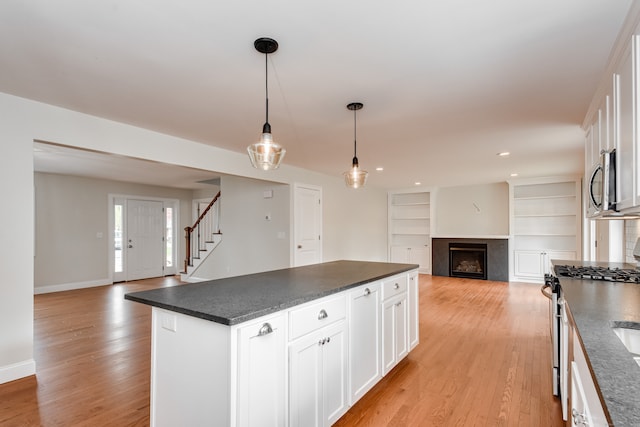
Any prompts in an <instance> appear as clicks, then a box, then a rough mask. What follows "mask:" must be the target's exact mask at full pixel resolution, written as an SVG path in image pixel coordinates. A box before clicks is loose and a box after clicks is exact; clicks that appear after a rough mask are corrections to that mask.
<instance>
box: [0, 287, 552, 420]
mask: <svg viewBox="0 0 640 427" xmlns="http://www.w3.org/2000/svg"><path fill="white" fill-rule="evenodd" d="M177 283H178V280H177V279H176V278H173V277H168V278H163V279H151V280H144V281H139V282H129V283H124V284H117V285H113V286H105V287H99V288H91V289H82V290H76V291H68V292H60V293H55V294H44V295H37V296H35V324H34V328H35V349H34V350H35V359H36V363H37V371H38V374H37V377H30V378H26V379H22V380H18V381H13V382H10V383H7V384H2V385H0V426H11V427H13V426H47V427H48V426H146V425H148V424H149V369H150V344H151V343H150V330H151V308H150V307H148V306H145V305H142V304H137V303H134V302H131V301H125V300H124V299H123V296H124V294H125V293H127V292H133V291H139V290H144V289H152V288H156V287H160V286H173V285H175V284H177ZM420 292H421V295H420V345H419V346H418V347H417V348H416V349H415V350H414V351H413V352H412V353H411V354H410V355H409V357H408V358H407V359H405V360H404V361H402V362H401V363H400V364H399V365H398V366H397V367H396V368H395V369H394V370H393V371H392V372H391V373H390V374H389V375H388V376H387V377H385V378H384V379H383V380H382V381H381V382H380V383H378V384H377V385H376V386H375V387H374V388H373V389H372V390H371V391H370V392H369V393H368V394H367V395H366V396H365V397H364V398H363V399H362V400H360V401H359V402H358V403H357V404H356V405H355V406H354V407H353V408H351V410H350V411H349V412H348V413H347V414H345V415H344V416H343V417H342V419H340V420H339V421H338V423H337V424H336V426H501V425H503V426H545V427H548V426H549V427H554V426H561V425H562V420H561V415H560V406H559V404H558V402H557V401H556V400H554V399H553V397H552V395H551V374H550V369H551V368H550V351H551V350H550V345H549V331H548V329H549V327H548V302H547V301H548V300H546V299H545V298H544V297H543V296H542V295H541V293H540V291H539V286H537V285H531V284H522V283H510V284H507V283H503V282H490V281H478V280H468V279H450V278H446V277H431V276H424V275H421V276H420ZM212 425H215V424H212Z"/></svg>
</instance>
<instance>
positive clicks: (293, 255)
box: [291, 183, 324, 267]
mask: <svg viewBox="0 0 640 427" xmlns="http://www.w3.org/2000/svg"><path fill="white" fill-rule="evenodd" d="M299 188H308V189H311V190H314V191H318V195H319V197H320V204H319V206H320V208H319V209H320V224H319V230H318V234H319V237H320V239H319V240H320V244H319V245H318V258H319V261H320V262H322V260H323V255H322V246H323V240H324V236H323V234H322V233H323V232H322V223H323V215H322V205H323V200H322V187H319V186H317V185H310V184H301V183H294V184H293V194H292V197H291V218H293V221H291V265H292V266H293V267H295V266H297V265H298V263H299V259H298V251H297V250H296V244H297V242H298V237H299V236H298V231H297V230H298V227H297V226H296V225H297V221H298V220H299V218H296V212H297V209H296V208H297V203H298V198H297V193H298V189H299Z"/></svg>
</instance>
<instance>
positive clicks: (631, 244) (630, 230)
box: [624, 219, 640, 265]
mask: <svg viewBox="0 0 640 427" xmlns="http://www.w3.org/2000/svg"><path fill="white" fill-rule="evenodd" d="M638 238H640V220H638V219H633V220H629V219H628V220H625V222H624V241H625V247H624V252H625V253H624V256H625V262H628V263H631V264H638V265H640V261H637V260H636V259H635V258H634V257H633V248H635V246H636V241H637V240H638Z"/></svg>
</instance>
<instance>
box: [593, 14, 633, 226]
mask: <svg viewBox="0 0 640 427" xmlns="http://www.w3.org/2000/svg"><path fill="white" fill-rule="evenodd" d="M636 9H637V10H636V12H634V14H633V16H634V18H633V19H631V20H629V21H628V22H627V23H625V25H624V27H623V29H622V30H621V32H620V38H619V41H618V44H617V45H616V46H615V47H614V49H613V50H612V58H611V62H610V63H609V64H608V65H607V71H606V73H605V76H603V80H602V82H601V85H600V87H599V89H598V91H597V92H596V94H595V97H594V99H593V102H592V105H591V108H590V112H589V115H588V116H587V118H586V119H585V122H584V127H585V136H586V138H585V171H584V183H585V186H584V187H585V206H586V213H587V216H588V217H595V216H597V212H596V211H595V210H594V209H593V207H592V206H591V204H590V202H589V187H590V180H591V175H592V174H593V171H594V168H595V167H596V166H597V164H598V161H599V155H600V152H601V151H603V150H607V151H611V150H613V149H615V150H616V159H615V169H616V170H615V181H616V194H615V203H616V205H615V207H616V210H618V211H620V212H621V213H639V212H640V137H639V135H638V129H640V128H639V126H640V111H639V105H638V99H639V97H640V74H639V73H640V59H639V58H640V25H639V21H640V12H638V10H640V8H636ZM605 79H606V80H605Z"/></svg>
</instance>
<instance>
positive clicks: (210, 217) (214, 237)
mask: <svg viewBox="0 0 640 427" xmlns="http://www.w3.org/2000/svg"><path fill="white" fill-rule="evenodd" d="M219 199H220V192H218V194H216V196H215V197H214V198H213V200H211V202H210V203H209V205H207V207H206V208H205V209H203V210H202V212H200V215H199V216H198V219H197V220H196V222H195V223H194V224H193V225H192V226H191V227H185V229H184V231H185V239H186V246H185V247H186V255H185V260H184V270H183V271H181V272H180V279H181V280H182V281H184V282H198V281H201V280H204V279H203V278H199V277H197V271H198V268H199V267H200V266H201V265H202V263H203V262H204V260H205V259H207V258H208V257H209V256H210V255H211V254H212V253H213V251H214V249H215V248H216V247H217V246H218V245H219V244H220V242H221V241H222V233H221V232H220V228H219V225H220V224H219V212H220V204H219V203H218V201H219Z"/></svg>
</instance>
